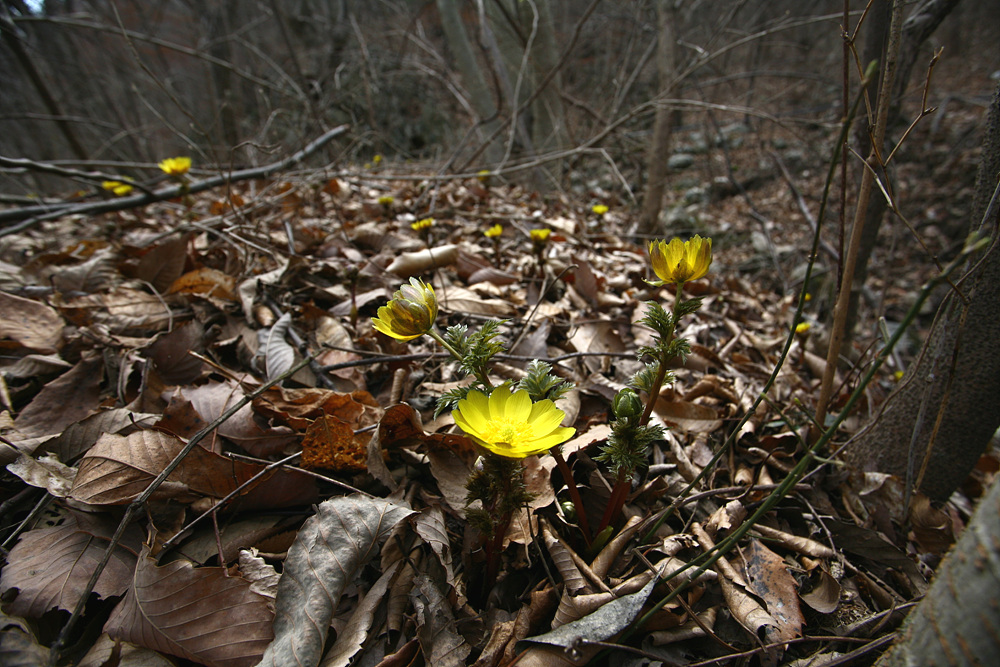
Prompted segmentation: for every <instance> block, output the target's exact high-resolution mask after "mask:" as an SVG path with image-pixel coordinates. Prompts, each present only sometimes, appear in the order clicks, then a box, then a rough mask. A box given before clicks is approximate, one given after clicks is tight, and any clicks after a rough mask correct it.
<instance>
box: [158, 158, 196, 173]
mask: <svg viewBox="0 0 1000 667" xmlns="http://www.w3.org/2000/svg"><path fill="white" fill-rule="evenodd" d="M190 168H191V158H189V157H168V158H167V159H166V160H163V161H162V162H160V169H162V170H163V171H164V173H166V174H169V175H170V176H181V175H183V174H186V173H188V170H189V169H190Z"/></svg>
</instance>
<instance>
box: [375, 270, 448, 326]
mask: <svg viewBox="0 0 1000 667" xmlns="http://www.w3.org/2000/svg"><path fill="white" fill-rule="evenodd" d="M437 314H438V305H437V297H436V296H434V288H433V287H431V286H430V285H428V284H427V283H425V282H424V281H423V280H420V279H418V278H410V284H409V285H400V287H399V289H398V290H397V291H396V293H395V294H393V295H392V301H390V302H389V303H387V304H385V305H384V306H382V307H381V308H379V309H378V317H373V318H372V325H373V326H374V327H375V328H376V329H378V330H379V331H381V332H382V333H384V334H385V335H386V336H391V337H393V338H398V339H399V340H413V339H414V338H419V337H420V336H423V335H424V334H425V333H427V332H428V331H430V330H431V327H433V326H434V320H436V319H437Z"/></svg>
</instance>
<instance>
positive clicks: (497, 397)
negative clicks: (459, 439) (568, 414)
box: [452, 387, 574, 459]
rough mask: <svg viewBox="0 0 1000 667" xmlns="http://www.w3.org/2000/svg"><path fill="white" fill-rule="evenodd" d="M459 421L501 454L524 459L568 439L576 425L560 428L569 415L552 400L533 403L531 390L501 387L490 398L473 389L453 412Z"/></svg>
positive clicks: (490, 448)
mask: <svg viewBox="0 0 1000 667" xmlns="http://www.w3.org/2000/svg"><path fill="white" fill-rule="evenodd" d="M452 416H453V417H454V419H455V423H456V424H457V425H458V426H459V428H461V429H462V430H463V431H465V433H466V434H468V435H469V436H470V437H471V438H473V439H474V440H475V441H476V442H478V443H479V444H480V445H482V446H483V447H485V448H486V449H488V450H490V451H491V452H493V453H494V454H496V455H498V456H503V457H507V458H513V459H523V458H525V457H527V456H533V455H535V454H541V453H542V452H545V451H547V450H549V449H550V448H551V447H554V446H555V445H558V444H559V443H561V442H565V441H566V440H568V439H569V438H570V437H571V436H572V435H573V433H574V429H572V428H562V427H559V423H560V422H561V421H562V419H563V417H564V416H565V415H564V413H563V411H562V410H559V409H558V408H556V407H555V404H554V403H552V401H549V400H544V401H539V402H538V403H532V402H531V398H530V397H529V396H528V392H526V391H524V390H523V389H522V390H518V391H516V392H514V393H513V394H512V393H511V392H510V389H509V388H507V387H499V388H497V389H495V390H493V392H492V393H491V395H490V396H489V398H487V397H486V394H484V393H483V392H481V391H478V390H473V391H470V392H469V394H468V395H467V396H466V397H465V398H463V399H462V400H460V401H459V402H458V407H457V408H456V409H455V410H454V411H453V412H452Z"/></svg>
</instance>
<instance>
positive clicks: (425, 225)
mask: <svg viewBox="0 0 1000 667" xmlns="http://www.w3.org/2000/svg"><path fill="white" fill-rule="evenodd" d="M433 225H434V218H424V219H423V220H417V221H416V222H414V223H411V224H410V229H412V230H413V231H415V232H420V231H423V230H425V229H430V228H431V227H432V226H433Z"/></svg>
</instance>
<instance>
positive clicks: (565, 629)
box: [523, 577, 659, 648]
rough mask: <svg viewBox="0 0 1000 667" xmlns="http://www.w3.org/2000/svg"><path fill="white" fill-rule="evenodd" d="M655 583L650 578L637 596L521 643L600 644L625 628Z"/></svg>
mask: <svg viewBox="0 0 1000 667" xmlns="http://www.w3.org/2000/svg"><path fill="white" fill-rule="evenodd" d="M658 580H659V579H658V577H653V578H652V579H650V580H649V583H647V584H646V585H645V586H643V587H642V589H641V590H639V591H638V592H637V593H632V594H631V595H624V596H622V597H620V598H618V599H617V600H612V601H611V602H609V603H607V604H606V605H604V606H603V607H601V608H600V609H598V610H597V611H595V612H594V613H592V614H588V615H586V616H584V617H583V618H581V619H579V620H576V621H573V622H572V623H567V624H566V625H563V626H560V627H559V628H556V629H555V630H553V631H552V632H546V633H545V634H544V635H538V636H537V637H528V638H526V639H524V640H523V641H526V642H536V643H540V644H553V645H555V646H561V647H563V648H572V647H575V646H576V645H577V644H579V643H580V642H581V641H597V642H600V641H604V640H605V639H608V638H610V637H614V636H615V635H616V634H618V633H619V632H621V631H622V630H624V629H625V628H627V627H628V626H629V624H630V623H632V621H634V620H635V618H636V616H638V615H639V612H640V611H642V606H643V605H644V604H646V600H647V599H649V595H650V593H652V592H653V587H654V586H656V582H657V581H658Z"/></svg>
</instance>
